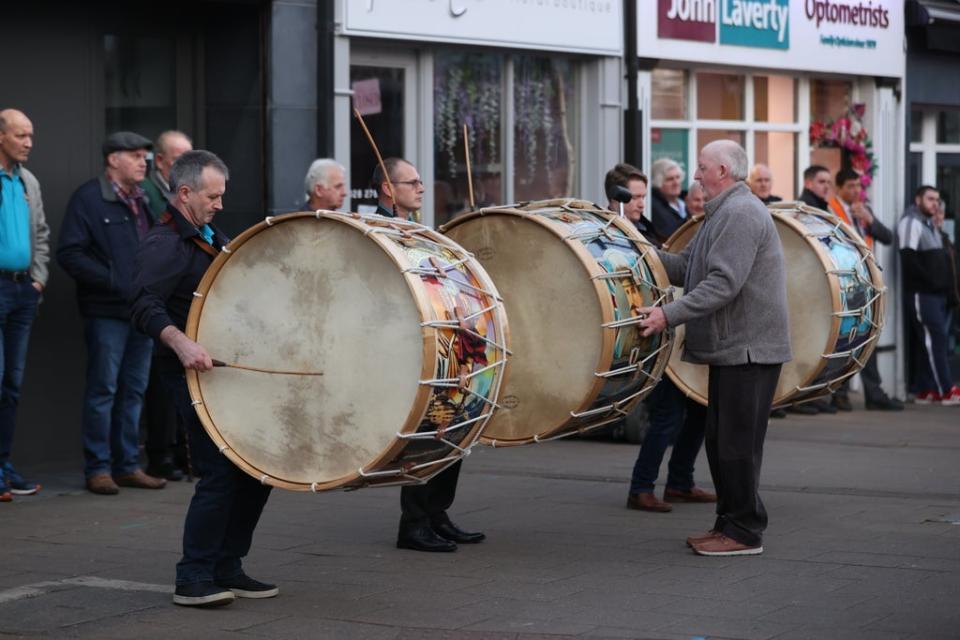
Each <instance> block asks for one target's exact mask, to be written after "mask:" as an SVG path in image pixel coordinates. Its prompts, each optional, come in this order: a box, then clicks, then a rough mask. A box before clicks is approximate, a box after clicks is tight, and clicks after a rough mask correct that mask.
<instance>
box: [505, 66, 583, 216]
mask: <svg viewBox="0 0 960 640" xmlns="http://www.w3.org/2000/svg"><path fill="white" fill-rule="evenodd" d="M574 78H575V76H574V70H573V65H572V64H571V63H570V62H569V61H568V60H565V59H562V58H560V59H556V58H546V57H535V56H517V57H516V58H514V63H513V104H514V112H513V116H514V117H513V141H514V142H513V144H514V146H513V163H514V185H513V186H514V199H515V200H519V201H523V200H536V199H542V198H554V197H558V196H568V195H572V194H573V193H575V191H576V152H575V149H576V148H577V127H576V122H577V120H576V117H575V115H576V114H575V109H576V100H575V88H576V87H575V80H574Z"/></svg>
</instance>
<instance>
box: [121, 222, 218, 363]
mask: <svg viewBox="0 0 960 640" xmlns="http://www.w3.org/2000/svg"><path fill="white" fill-rule="evenodd" d="M210 227H211V228H212V229H213V232H214V236H213V245H214V246H213V248H212V250H211V248H209V247H208V248H207V249H206V250H205V249H204V248H203V246H202V245H201V244H198V242H197V240H199V242H201V243H204V244H205V243H206V241H204V240H203V239H202V236H201V235H200V232H199V231H197V228H196V227H194V226H193V224H192V223H190V222H189V221H187V219H186V218H184V217H183V214H181V213H180V212H179V211H178V210H177V209H176V208H175V207H173V205H169V206H168V207H167V210H166V212H165V213H164V214H163V215H162V216H160V219H159V220H158V223H157V224H156V225H155V226H154V227H153V228H152V229H150V231H149V233H147V235H146V236H145V237H144V239H143V243H142V244H141V245H140V250H139V252H138V253H137V257H136V265H135V269H134V278H133V296H132V301H131V302H132V307H131V315H132V318H133V324H134V326H136V327H137V328H138V329H139V330H140V331H142V332H144V333H145V334H147V335H148V336H150V337H151V338H153V339H154V340H155V341H156V344H157V345H158V351H157V356H158V358H159V359H160V364H161V367H163V368H164V369H165V370H175V369H178V368H180V361H179V360H178V359H177V356H176V354H174V352H173V351H172V350H170V348H169V347H167V346H166V345H165V344H163V343H162V342H161V341H160V332H161V331H163V330H164V329H165V328H166V327H168V326H170V325H173V326H175V327H177V328H178V329H180V330H181V331H183V330H184V329H185V328H186V326H187V314H189V313H190V305H191V303H192V302H193V292H194V291H196V289H197V285H198V284H199V283H200V279H201V278H203V274H204V273H206V271H207V268H208V267H209V266H210V263H211V262H213V259H214V257H215V256H214V255H212V254H215V253H217V252H219V251H220V249H222V248H223V245H225V244H226V243H227V241H228V238H227V236H225V235H224V234H223V233H221V232H220V230H219V229H217V228H216V227H214V226H213V225H210Z"/></svg>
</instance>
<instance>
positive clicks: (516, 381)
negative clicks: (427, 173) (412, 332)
mask: <svg viewBox="0 0 960 640" xmlns="http://www.w3.org/2000/svg"><path fill="white" fill-rule="evenodd" d="M442 230H443V232H444V233H445V234H447V235H448V236H449V237H451V238H452V239H453V240H455V241H456V242H457V243H458V244H460V245H462V246H463V247H464V248H465V249H467V250H469V251H470V252H471V253H473V255H475V256H476V257H477V259H478V260H479V261H480V263H481V264H482V265H483V266H484V268H485V269H486V270H487V272H488V273H489V274H490V277H491V278H493V281H494V282H496V283H497V288H498V290H499V291H500V293H501V295H502V296H503V299H504V304H505V306H506V308H507V313H508V314H509V316H510V335H511V342H510V344H511V347H510V348H511V352H512V356H511V360H510V380H509V383H508V385H507V386H505V387H504V392H503V396H502V398H501V402H500V404H501V408H500V409H498V410H497V412H496V413H495V414H494V417H493V418H492V419H491V420H490V422H489V423H488V425H487V427H486V429H485V430H484V432H483V435H482V436H481V439H482V442H484V443H486V444H491V445H494V446H502V445H520V444H527V443H531V442H536V441H541V440H547V439H552V438H558V437H562V436H566V435H570V434H573V433H577V432H583V431H586V430H588V429H592V428H595V427H598V426H601V425H604V424H608V423H611V422H613V421H616V420H620V419H622V418H623V417H625V416H626V415H627V414H628V413H629V411H630V410H631V408H632V407H633V406H634V405H635V404H636V403H637V402H638V401H639V400H640V399H641V398H642V397H643V396H644V395H645V394H646V393H647V392H649V391H650V390H651V389H652V388H653V386H654V385H655V384H656V383H657V382H658V381H659V379H660V376H661V374H662V372H663V368H664V366H665V365H666V361H667V357H668V354H669V349H670V342H669V340H670V338H669V334H666V335H662V336H652V337H649V338H644V337H642V336H641V335H640V330H639V322H640V318H639V317H638V313H637V309H639V308H640V307H647V306H654V305H659V304H663V303H664V302H665V301H668V300H669V299H671V298H670V293H669V283H668V281H667V276H666V272H665V271H664V269H663V265H662V264H661V263H660V259H659V258H658V257H657V255H656V251H655V250H654V249H653V246H652V245H650V244H649V243H648V242H647V241H646V240H644V239H643V237H642V236H641V235H640V234H639V233H638V232H637V231H636V230H635V229H634V227H633V225H632V224H631V223H630V222H629V221H627V220H626V219H625V218H620V217H617V216H616V215H614V214H612V213H610V212H609V211H605V210H602V209H599V208H597V207H596V206H595V205H593V204H591V203H589V202H585V201H582V200H570V199H558V200H545V201H539V202H530V203H525V204H522V205H512V206H506V207H492V208H487V209H481V210H479V211H474V212H471V213H468V214H464V215H462V216H460V217H458V218H455V219H454V220H453V221H451V222H450V223H448V224H447V225H445V226H444V227H443V228H442Z"/></svg>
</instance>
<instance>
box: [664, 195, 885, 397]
mask: <svg viewBox="0 0 960 640" xmlns="http://www.w3.org/2000/svg"><path fill="white" fill-rule="evenodd" d="M769 209H770V213H771V215H772V216H773V221H774V223H775V224H776V228H777V232H778V233H779V235H780V241H781V243H782V244H783V255H784V262H785V263H786V270H787V304H788V307H789V314H790V315H789V318H790V343H791V347H792V349H793V360H791V361H790V362H787V363H785V364H784V365H783V369H782V370H781V373H780V382H779V384H778V386H777V391H776V393H775V394H774V398H773V406H774V407H782V406H785V405H789V404H795V403H798V402H805V401H807V400H812V399H815V398H818V397H821V396H824V395H826V394H829V393H830V392H831V391H834V390H836V389H837V388H838V387H839V386H840V385H841V384H843V382H844V380H846V379H848V378H850V377H851V376H853V375H856V373H857V372H858V371H860V369H861V368H862V367H863V365H864V364H866V362H867V360H868V359H869V358H870V355H871V354H872V353H873V350H874V349H875V348H876V345H877V340H878V339H879V337H880V330H881V329H882V327H883V300H884V285H883V278H882V276H881V274H880V269H879V268H878V267H877V265H876V261H875V260H874V256H873V253H872V252H871V251H870V250H869V248H867V245H866V244H865V243H864V242H863V240H862V239H861V238H860V236H859V235H858V234H857V232H856V231H855V230H854V229H852V228H851V227H850V226H848V225H846V224H844V223H843V222H841V221H840V220H839V219H838V218H837V217H836V216H834V215H833V214H830V213H827V212H826V211H821V210H819V209H815V208H813V207H809V206H807V205H805V204H802V203H799V202H785V203H777V204H774V205H770V207H769ZM702 222H703V219H702V218H699V217H698V218H695V219H693V220H690V221H688V222H686V223H685V224H684V225H683V226H682V227H680V228H679V229H677V231H676V232H675V233H674V234H673V235H672V236H671V237H670V238H669V239H668V240H667V242H666V244H665V245H664V248H665V249H667V250H669V251H671V252H680V251H682V250H683V248H684V247H686V246H687V245H688V244H689V243H690V241H691V240H692V239H693V237H694V235H695V234H696V232H697V230H698V229H700V227H701V226H702ZM734 330H736V328H735V327H734ZM683 336H684V328H683V327H682V326H681V327H678V328H677V333H676V340H675V342H676V344H675V347H674V351H673V355H672V356H671V358H670V364H669V366H668V367H667V374H668V375H669V376H670V379H671V380H673V381H674V383H676V385H677V386H678V387H680V388H681V389H682V390H683V391H684V392H685V393H686V394H687V395H688V396H690V397H691V398H693V399H694V400H696V401H697V402H699V403H701V404H706V403H707V367H706V366H704V365H697V364H691V363H689V362H684V361H683V360H682V359H681V358H682V354H683V348H684V339H683Z"/></svg>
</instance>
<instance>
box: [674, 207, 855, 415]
mask: <svg viewBox="0 0 960 640" xmlns="http://www.w3.org/2000/svg"><path fill="white" fill-rule="evenodd" d="M773 221H774V223H775V225H776V228H777V233H778V234H779V235H780V242H781V243H782V245H783V257H784V262H785V263H786V267H787V307H788V313H789V319H790V320H789V321H790V344H791V348H792V350H793V360H791V361H790V362H787V363H784V365H783V369H782V370H781V373H780V382H779V383H778V385H777V390H776V393H775V394H774V398H773V404H774V406H776V405H777V404H778V403H780V402H782V401H783V400H784V399H786V398H787V397H789V396H790V395H792V394H794V393H795V392H796V389H797V387H798V386H799V387H802V386H805V385H807V384H810V383H811V382H812V381H813V379H814V378H815V377H816V374H817V373H818V372H819V370H820V368H821V365H822V362H823V358H822V356H823V354H824V353H830V352H831V350H832V344H831V342H832V340H833V339H834V338H835V336H834V335H833V330H834V324H835V323H834V318H833V316H832V314H833V311H834V298H835V297H836V296H837V295H838V292H835V291H834V290H833V286H832V285H831V282H830V280H829V278H828V277H827V273H826V270H827V268H828V267H826V266H825V265H824V262H823V259H822V257H821V253H820V251H818V249H817V248H816V245H815V244H814V243H816V242H817V240H815V239H811V238H808V237H806V236H805V235H804V228H803V226H802V225H801V224H800V223H798V222H795V221H793V220H791V219H789V218H788V217H787V216H786V215H784V214H776V213H775V214H774V215H773ZM688 225H689V226H688ZM700 226H701V223H700V221H699V220H698V221H696V222H694V223H692V224H691V223H687V224H685V225H684V227H682V228H681V229H679V230H677V232H676V234H675V235H674V236H673V237H671V238H670V240H669V245H670V251H671V252H674V253H679V252H680V251H681V250H682V249H683V248H684V247H685V246H687V244H689V243H690V241H691V240H692V239H693V236H694V234H695V233H696V231H697V230H698V229H699V228H700ZM681 293H682V288H678V295H680V294H681ZM684 332H685V328H684V327H683V326H681V327H678V328H677V333H676V336H677V337H676V343H675V344H676V345H677V347H676V348H674V350H673V354H672V355H671V357H670V364H669V365H668V367H667V374H668V375H669V376H670V379H671V380H673V381H674V383H675V384H676V385H677V386H678V387H680V388H681V389H682V390H683V391H684V392H685V393H686V394H687V395H688V396H690V397H691V398H693V399H694V400H696V401H697V402H699V403H701V404H706V403H707V389H708V380H707V374H708V368H707V366H706V365H699V364H691V363H689V362H684V361H683V360H681V357H682V353H683V345H684V337H685V334H684Z"/></svg>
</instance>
